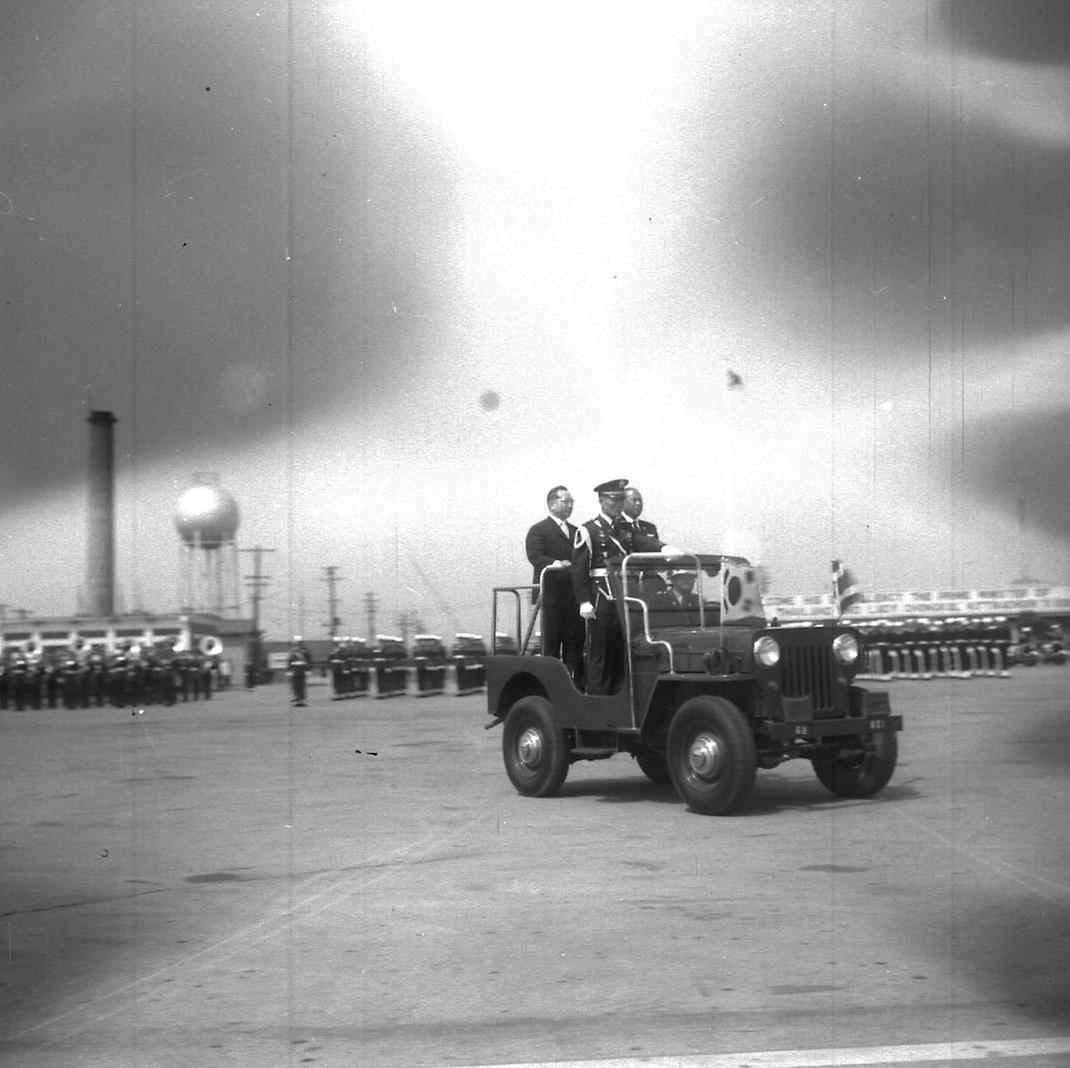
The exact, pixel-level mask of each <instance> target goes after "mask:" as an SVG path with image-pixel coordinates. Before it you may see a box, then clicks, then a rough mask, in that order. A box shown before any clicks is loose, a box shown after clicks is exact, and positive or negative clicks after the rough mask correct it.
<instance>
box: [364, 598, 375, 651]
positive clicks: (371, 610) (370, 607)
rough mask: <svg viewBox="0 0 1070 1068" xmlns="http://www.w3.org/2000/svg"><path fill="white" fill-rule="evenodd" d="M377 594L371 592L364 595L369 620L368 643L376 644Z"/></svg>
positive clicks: (365, 609)
mask: <svg viewBox="0 0 1070 1068" xmlns="http://www.w3.org/2000/svg"><path fill="white" fill-rule="evenodd" d="M375 608H376V600H375V594H374V593H372V592H371V591H370V590H369V591H368V592H367V593H366V594H365V595H364V614H365V616H366V617H367V620H368V643H369V644H374V642H375Z"/></svg>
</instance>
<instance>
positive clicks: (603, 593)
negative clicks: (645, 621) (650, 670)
mask: <svg viewBox="0 0 1070 1068" xmlns="http://www.w3.org/2000/svg"><path fill="white" fill-rule="evenodd" d="M627 485H628V480H627V479H626V478H616V479H611V480H610V481H609V482H603V483H601V484H600V485H598V486H595V488H594V491H595V493H597V494H598V504H599V508H600V511H599V514H598V515H597V516H595V518H594V519H591V520H589V521H588V522H586V523H584V524H583V526H581V527H580V528H579V530H578V531H577V532H576V541H575V546H574V548H573V550H572V586H573V590H574V591H575V594H576V600H577V602H579V606H580V615H581V616H582V617H583V619H584V620H585V621H586V623H587V627H588V639H587V692H588V693H589V694H607V693H613V692H615V691H616V690H618V689H619V688H620V686H621V683H622V682H623V681H624V635H623V634H622V633H621V627H620V619H619V617H618V615H617V608H616V605H614V603H613V591H612V590H611V588H610V585H609V578H608V565H610V564H613V563H616V564H619V563H620V562H621V561H622V560H623V559H624V557H625V556H627V555H628V554H629V553H633V552H644V553H656V552H661V551H662V550H664V551H666V552H668V553H670V554H672V555H677V550H675V549H673V548H671V547H670V546H667V545H665V544H664V543H663V542H661V541H659V540H658V539H657V538H653V537H650V536H649V535H647V534H643V533H642V532H640V531H633V530H631V529H627V530H625V529H624V528H623V524H622V521H621V513H622V511H623V508H624V490H625V487H626V486H627Z"/></svg>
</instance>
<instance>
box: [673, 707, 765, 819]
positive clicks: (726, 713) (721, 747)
mask: <svg viewBox="0 0 1070 1068" xmlns="http://www.w3.org/2000/svg"><path fill="white" fill-rule="evenodd" d="M667 762H668V766H669V774H670V775H671V776H672V782H673V785H674V786H675V787H676V792H677V793H678V794H679V795H680V796H681V797H682V798H683V800H684V801H685V802H686V804H687V806H688V808H690V809H691V810H692V812H698V813H701V814H702V815H704V816H725V815H728V813H730V812H731V811H732V810H733V809H734V808H735V807H736V806H737V805H738V804H739V803H740V802H741V801H742V800H743V799H744V798H745V797H746V796H747V794H748V793H749V792H750V790H751V787H752V786H753V785H754V776H755V773H756V771H757V767H758V761H757V755H756V752H755V747H754V735H753V734H752V733H751V729H750V726H749V725H748V723H747V720H746V718H745V717H744V715H743V713H742V712H740V710H739V709H738V708H737V707H736V706H735V705H734V704H732V702H731V701H726V700H725V699H724V698H723V697H714V696H712V695H700V696H698V697H692V698H690V699H689V700H687V701H685V702H684V703H683V704H682V705H681V706H680V707H679V709H677V711H676V714H675V715H674V716H673V718H672V722H671V723H670V724H669V745H668V752H667Z"/></svg>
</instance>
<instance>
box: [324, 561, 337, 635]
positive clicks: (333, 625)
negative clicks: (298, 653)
mask: <svg viewBox="0 0 1070 1068" xmlns="http://www.w3.org/2000/svg"><path fill="white" fill-rule="evenodd" d="M323 570H324V581H325V582H326V583H327V621H328V622H327V633H328V634H329V635H330V636H331V637H332V638H334V637H335V635H337V633H338V628H339V627H340V626H341V625H342V618H341V616H339V615H338V606H339V604H340V603H341V602H340V600H339V598H338V596H337V594H336V593H335V590H336V589H337V586H338V583H339V582H341V581H342V578H341V576H340V575H339V574H338V568H337V567H325V568H324V569H323Z"/></svg>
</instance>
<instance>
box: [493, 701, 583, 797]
mask: <svg viewBox="0 0 1070 1068" xmlns="http://www.w3.org/2000/svg"><path fill="white" fill-rule="evenodd" d="M502 757H503V759H504V761H505V772H506V774H507V775H508V776H509V780H510V782H512V784H513V785H514V786H515V787H516V788H517V791H518V792H519V793H521V794H524V795H525V796H526V797H549V796H550V795H551V794H555V793H557V791H558V789H559V788H560V786H561V784H562V783H563V782H564V781H565V776H566V775H568V766H569V751H568V746H567V745H566V743H565V735H564V732H563V731H562V730H561V729H560V728H558V727H556V726H555V725H554V717H553V711H552V709H551V707H550V702H549V701H547V699H546V698H545V697H541V696H538V695H530V696H528V697H521V698H520V700H518V701H516V702H515V703H514V704H513V706H512V707H511V708H510V709H509V711H508V712H507V713H506V716H505V726H504V729H503V731H502Z"/></svg>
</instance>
